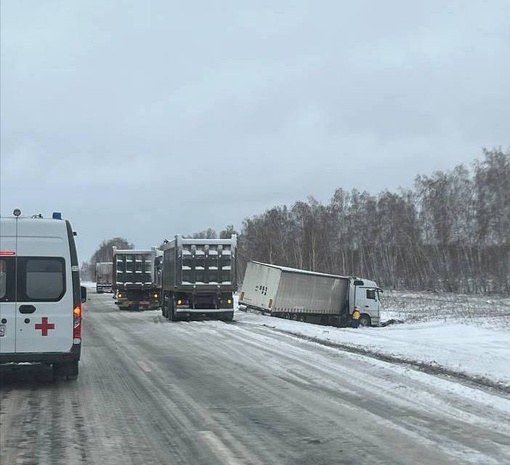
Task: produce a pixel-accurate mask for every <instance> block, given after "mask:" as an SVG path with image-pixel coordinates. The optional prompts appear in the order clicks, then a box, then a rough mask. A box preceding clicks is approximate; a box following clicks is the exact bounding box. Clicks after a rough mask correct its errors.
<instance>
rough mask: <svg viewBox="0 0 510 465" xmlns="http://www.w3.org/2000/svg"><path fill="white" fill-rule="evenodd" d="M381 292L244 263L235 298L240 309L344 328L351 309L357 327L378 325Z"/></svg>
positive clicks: (367, 285)
mask: <svg viewBox="0 0 510 465" xmlns="http://www.w3.org/2000/svg"><path fill="white" fill-rule="evenodd" d="M380 292H382V291H381V289H380V288H379V287H378V286H377V284H376V283H375V282H374V281H371V280H368V279H364V278H358V277H353V276H337V275H332V274H325V273H317V272H312V271H306V270H301V269H297V268H289V267H285V266H278V265H272V264H267V263H261V262H257V261H250V262H248V263H247V267H246V272H245V275H244V279H243V284H242V287H241V293H240V296H239V306H240V308H241V309H253V310H259V311H262V312H263V313H268V314H270V315H272V316H276V317H282V318H289V319H292V320H299V321H305V322H310V323H319V324H326V325H332V326H340V327H345V326H349V325H350V324H351V315H352V312H353V310H354V307H355V306H358V307H359V309H360V312H361V317H360V326H379V324H380V299H379V293H380Z"/></svg>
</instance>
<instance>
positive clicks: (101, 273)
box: [96, 262, 113, 294]
mask: <svg viewBox="0 0 510 465" xmlns="http://www.w3.org/2000/svg"><path fill="white" fill-rule="evenodd" d="M112 286H113V262H97V263H96V292H97V293H98V294H102V293H103V292H113V287H112Z"/></svg>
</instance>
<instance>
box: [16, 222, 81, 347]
mask: <svg viewBox="0 0 510 465" xmlns="http://www.w3.org/2000/svg"><path fill="white" fill-rule="evenodd" d="M67 234H68V232H67V229H66V225H65V222H64V221H61V220H37V219H34V220H27V221H23V220H21V221H18V241H17V244H18V249H17V268H18V270H17V271H18V273H17V277H18V286H17V291H18V292H17V302H16V308H17V309H16V320H17V337H16V352H17V353H55V352H57V353H58V352H69V351H70V349H71V346H72V344H73V283H72V278H71V263H70V261H71V260H70V246H69V239H68V237H67Z"/></svg>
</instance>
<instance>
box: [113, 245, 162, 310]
mask: <svg viewBox="0 0 510 465" xmlns="http://www.w3.org/2000/svg"><path fill="white" fill-rule="evenodd" d="M162 255H163V252H162V251H161V250H159V249H157V248H156V247H152V248H150V249H143V250H132V249H117V247H115V246H113V291H114V293H115V295H114V298H115V299H116V301H115V303H116V304H117V306H118V307H119V309H120V310H144V309H156V308H159V307H160V305H161V259H162Z"/></svg>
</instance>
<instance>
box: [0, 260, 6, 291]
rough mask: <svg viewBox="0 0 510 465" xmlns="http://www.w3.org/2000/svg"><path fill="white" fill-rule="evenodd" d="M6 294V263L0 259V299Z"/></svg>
mask: <svg viewBox="0 0 510 465" xmlns="http://www.w3.org/2000/svg"><path fill="white" fill-rule="evenodd" d="M6 294H7V263H6V262H5V260H0V299H3V298H4V297H5V295H6Z"/></svg>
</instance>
